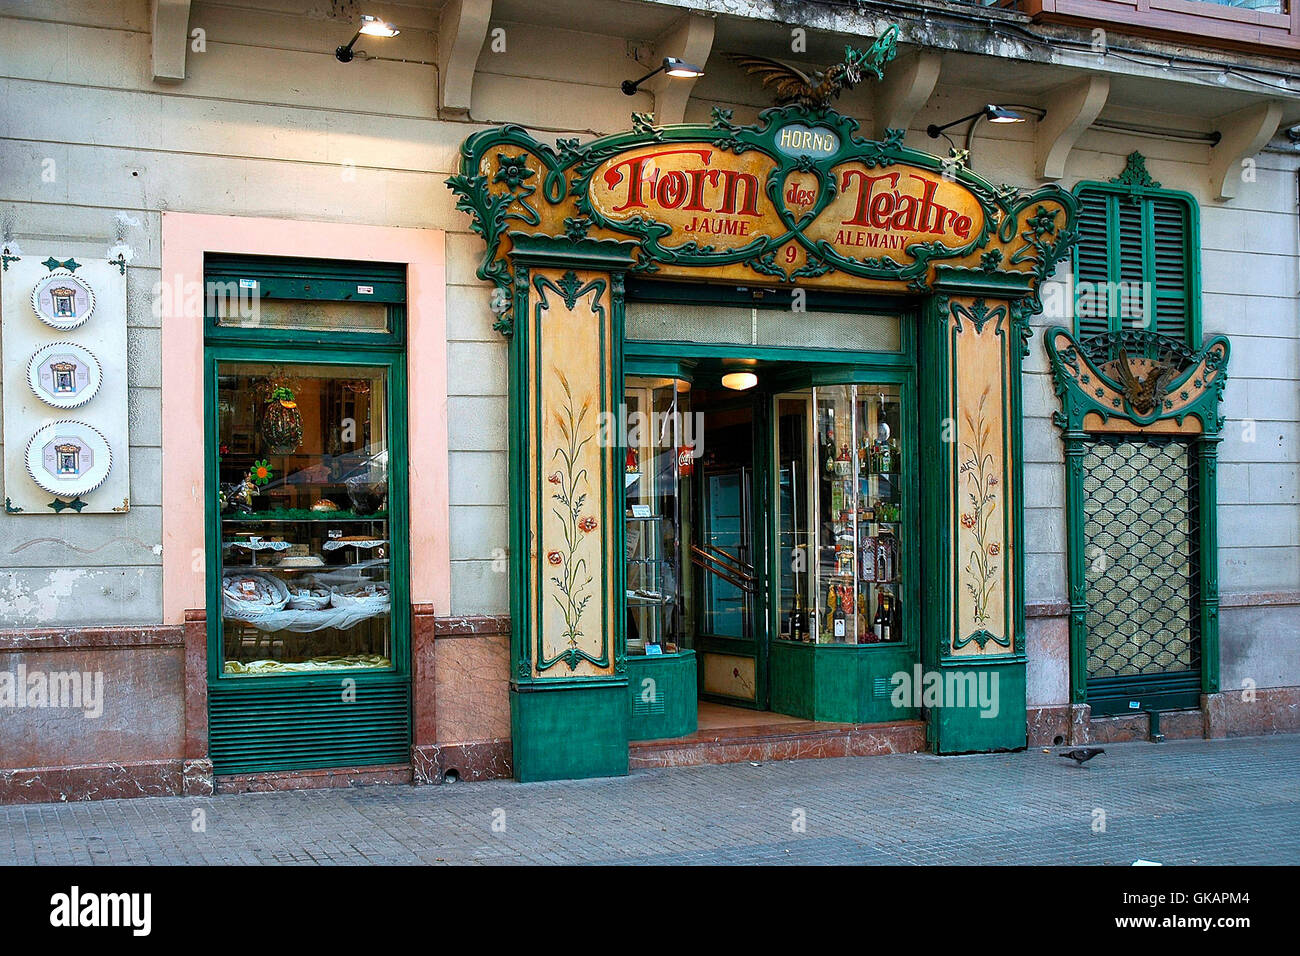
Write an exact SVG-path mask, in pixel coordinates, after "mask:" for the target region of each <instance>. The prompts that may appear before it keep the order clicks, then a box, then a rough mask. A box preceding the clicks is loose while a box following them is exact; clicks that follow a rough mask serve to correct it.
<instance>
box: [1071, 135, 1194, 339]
mask: <svg viewBox="0 0 1300 956" xmlns="http://www.w3.org/2000/svg"><path fill="white" fill-rule="evenodd" d="M1074 194H1075V196H1076V197H1077V198H1078V200H1079V205H1080V211H1079V241H1078V244H1077V246H1076V247H1075V254H1074V281H1075V290H1076V295H1075V299H1076V301H1075V310H1074V314H1075V316H1076V321H1075V329H1074V331H1075V334H1076V335H1078V336H1080V337H1081V338H1082V337H1087V336H1091V335H1096V334H1099V333H1102V332H1118V331H1121V330H1122V329H1124V328H1126V327H1128V328H1136V329H1149V330H1150V331H1154V332H1158V333H1160V334H1161V335H1165V336H1168V337H1170V338H1174V339H1177V340H1179V341H1181V342H1182V343H1183V344H1184V345H1188V344H1194V343H1196V342H1198V341H1200V338H1201V260H1200V255H1201V254H1200V249H1201V238H1200V219H1201V215H1200V207H1199V205H1198V204H1197V201H1196V197H1195V196H1193V195H1192V194H1191V193H1187V192H1180V191H1177V190H1172V189H1163V188H1161V185H1160V183H1158V182H1156V181H1155V180H1153V179H1152V178H1151V175H1150V174H1149V173H1148V172H1147V169H1146V158H1145V157H1144V156H1143V155H1142V154H1141V153H1137V152H1134V153H1131V154H1129V157H1128V163H1127V165H1126V167H1125V169H1124V171H1123V172H1122V173H1121V174H1120V175H1119V176H1116V177H1114V178H1113V179H1112V180H1111V181H1110V182H1105V183H1103V182H1091V181H1089V182H1081V183H1079V184H1078V185H1076V186H1075V187H1074ZM1099 286H1100V293H1099V292H1098V287H1099ZM1135 287H1138V288H1141V289H1143V290H1149V293H1150V301H1148V299H1147V298H1146V297H1145V295H1146V293H1145V291H1144V292H1143V293H1141V295H1142V296H1143V297H1142V298H1141V299H1139V300H1137V301H1136V302H1134V300H1133V296H1134V294H1135V293H1134V292H1133V289H1134V288H1135ZM1126 299H1127V300H1128V301H1129V302H1131V303H1133V304H1137V303H1138V302H1140V304H1141V305H1142V306H1144V307H1145V309H1146V312H1145V314H1142V315H1129V316H1126V315H1125V314H1123V313H1124V308H1123V307H1124V304H1125V300H1126ZM1089 303H1091V307H1090V308H1089ZM1099 311H1100V312H1103V313H1104V314H1100V315H1098V314H1096V313H1097V312H1099ZM1131 311H1132V310H1131ZM1089 313H1091V314H1089Z"/></svg>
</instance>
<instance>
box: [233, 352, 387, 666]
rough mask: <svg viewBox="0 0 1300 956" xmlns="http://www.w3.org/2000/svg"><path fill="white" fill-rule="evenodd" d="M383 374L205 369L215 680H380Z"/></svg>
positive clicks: (264, 367) (321, 368) (263, 367)
mask: <svg viewBox="0 0 1300 956" xmlns="http://www.w3.org/2000/svg"><path fill="white" fill-rule="evenodd" d="M388 399H389V381H388V373H387V370H386V369H384V368H376V367H373V366H362V365H347V366H329V365H317V364H311V363H301V364H299V363H268V362H245V361H223V362H218V363H217V414H218V425H217V441H218V454H219V459H218V482H219V487H220V491H219V503H220V508H221V513H220V521H221V597H222V605H221V610H222V614H221V619H222V623H221V628H222V661H221V663H222V668H221V669H222V673H223V674H225V675H261V674H285V673H303V672H315V671H321V670H341V669H351V668H391V667H392V666H393V648H392V627H391V617H392V614H391V601H392V595H391V578H390V556H391V545H390V538H391V533H390V532H391V525H390V522H389V512H388V497H389V480H388V468H389V429H390V422H389V420H388V412H387V410H388V406H389V400H388Z"/></svg>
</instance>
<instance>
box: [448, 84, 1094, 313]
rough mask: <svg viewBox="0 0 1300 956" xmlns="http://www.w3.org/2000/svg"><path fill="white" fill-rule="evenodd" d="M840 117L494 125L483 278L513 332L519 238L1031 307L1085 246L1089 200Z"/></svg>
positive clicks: (800, 109)
mask: <svg viewBox="0 0 1300 956" xmlns="http://www.w3.org/2000/svg"><path fill="white" fill-rule="evenodd" d="M858 129H859V124H858V122H857V121H856V120H854V119H852V118H850V117H846V116H843V115H841V114H839V113H836V112H834V111H833V110H831V109H829V108H828V107H820V108H818V107H806V106H800V105H797V104H795V105H786V106H779V107H775V108H772V109H768V110H765V111H764V112H763V113H762V114H761V115H760V116H759V118H758V121H757V123H755V125H753V126H736V125H734V124H733V123H732V122H731V112H730V111H729V110H722V109H715V110H714V111H713V121H712V123H711V124H710V125H707V126H706V125H683V126H663V127H660V126H655V125H654V124H653V121H652V117H650V116H648V115H645V114H636V115H634V117H633V129H632V131H630V132H626V133H618V134H615V135H611V136H604V137H601V138H599V139H596V140H593V141H591V142H588V143H586V144H580V143H579V141H578V140H577V139H566V138H561V139H559V140H558V141H557V142H556V145H555V146H554V147H551V146H549V145H547V144H544V143H541V142H539V141H537V140H535V139H534V138H533V137H532V136H531V135H530V134H529V133H528V132H526V131H525V130H524V129H523V128H522V127H519V126H503V127H500V128H496V129H488V130H483V131H481V132H479V133H475V134H474V135H472V136H470V137H469V138H468V139H467V140H466V141H465V143H464V145H463V146H462V148H461V170H460V173H459V174H458V175H454V176H451V177H449V179H448V181H447V185H448V187H449V188H450V189H451V190H452V191H453V192H455V193H456V194H457V196H458V197H459V198H458V201H457V208H458V209H461V210H462V211H464V212H466V213H468V214H469V215H470V216H471V218H472V222H471V228H472V229H473V230H474V231H475V232H476V233H478V234H479V235H480V236H481V237H482V238H483V240H484V242H485V243H486V245H487V252H486V255H485V257H484V260H483V262H482V264H481V265H480V267H479V269H478V275H479V277H480V278H482V279H485V280H488V281H491V282H493V283H494V284H495V285H496V286H497V288H498V290H499V291H498V294H497V295H496V296H495V297H494V310H495V311H496V312H497V313H498V321H497V328H498V330H500V331H502V332H503V333H506V334H509V333H510V332H511V330H512V328H513V322H514V316H513V309H514V302H515V289H514V287H513V284H512V281H511V278H512V272H511V267H510V257H511V254H512V251H513V250H514V249H515V248H516V245H517V244H518V243H519V242H520V241H526V242H527V243H528V244H529V247H530V249H536V248H537V245H538V243H539V242H542V243H548V244H550V251H551V252H553V253H555V254H569V255H581V256H584V257H591V256H597V257H606V258H607V259H608V261H609V262H610V263H617V265H614V266H612V267H613V268H626V269H628V270H629V271H631V272H634V273H639V274H642V275H657V276H662V277H665V278H670V277H671V278H678V279H681V278H692V277H693V278H697V279H698V278H703V277H705V275H707V277H709V278H712V279H715V280H719V281H732V280H735V281H741V282H744V283H746V284H753V285H773V286H781V285H791V286H793V285H799V286H801V287H808V288H825V289H840V290H854V291H878V292H897V293H902V294H913V295H915V294H927V293H929V292H930V291H931V290H932V289H933V287H934V283H935V282H936V280H937V279H939V278H941V277H949V276H951V277H957V278H960V277H962V276H963V275H964V276H967V277H971V278H975V279H980V280H982V281H984V282H986V283H987V282H996V283H997V287H998V288H999V289H1001V290H1003V291H1004V292H1005V294H1006V295H1007V296H1009V297H1012V298H1017V297H1024V298H1025V299H1026V302H1025V307H1023V308H1019V309H1017V313H1018V315H1019V316H1021V317H1027V316H1028V315H1029V314H1032V313H1033V312H1036V311H1038V310H1039V309H1040V308H1041V303H1040V301H1039V299H1038V287H1039V285H1040V283H1041V282H1042V281H1043V280H1044V279H1045V278H1046V277H1047V276H1049V275H1050V274H1051V273H1052V272H1053V270H1054V269H1055V267H1056V264H1057V263H1058V262H1059V261H1060V260H1061V259H1063V258H1064V257H1065V256H1066V255H1067V254H1068V253H1069V251H1070V248H1071V246H1072V245H1073V243H1074V240H1075V231H1074V222H1075V216H1076V213H1077V204H1076V201H1075V199H1074V197H1073V196H1071V195H1070V194H1069V193H1068V192H1066V191H1065V190H1062V189H1060V188H1059V187H1057V186H1045V187H1043V188H1041V189H1039V190H1037V191H1034V192H1031V193H1022V192H1020V191H1019V190H1017V189H1015V188H1013V187H1010V186H996V185H993V184H991V183H989V182H987V181H985V180H983V179H981V178H980V177H978V176H976V175H975V174H974V173H972V172H970V171H969V170H967V169H965V168H964V167H961V166H959V165H954V164H952V163H951V162H950V161H948V160H944V159H941V158H939V157H937V156H932V155H929V154H926V153H922V152H919V151H917V150H913V149H909V148H907V147H905V146H903V135H904V132H903V131H902V130H890V131H889V132H888V133H887V134H886V136H885V138H884V139H883V140H881V141H873V140H865V139H862V138H860V137H858V135H857V132H858Z"/></svg>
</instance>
